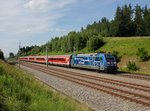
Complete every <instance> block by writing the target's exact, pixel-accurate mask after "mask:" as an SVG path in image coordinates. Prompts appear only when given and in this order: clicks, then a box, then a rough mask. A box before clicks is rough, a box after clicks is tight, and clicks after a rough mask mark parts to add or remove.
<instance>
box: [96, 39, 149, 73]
mask: <svg viewBox="0 0 150 111" xmlns="http://www.w3.org/2000/svg"><path fill="white" fill-rule="evenodd" d="M104 41H105V45H104V46H102V47H101V48H99V49H98V51H105V52H113V51H118V52H119V55H120V56H121V61H120V62H119V63H118V66H119V67H120V68H121V69H125V67H126V64H127V62H128V61H134V62H135V63H136V64H137V66H139V67H140V71H141V72H147V73H150V61H147V62H140V61H139V60H138V59H137V55H136V53H137V50H138V48H145V49H146V50H147V51H148V53H149V55H150V37H106V38H104Z"/></svg>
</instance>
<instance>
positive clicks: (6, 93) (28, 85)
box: [0, 61, 90, 111]
mask: <svg viewBox="0 0 150 111" xmlns="http://www.w3.org/2000/svg"><path fill="white" fill-rule="evenodd" d="M0 111H90V109H89V108H88V107H86V106H85V105H83V104H79V103H78V102H76V101H74V100H72V99H71V98H68V97H65V96H63V95H61V94H60V93H58V92H56V91H52V90H50V88H49V87H48V86H46V85H44V84H42V83H41V82H39V81H37V80H35V79H34V78H33V77H32V76H31V75H30V74H28V73H26V72H24V71H21V70H19V69H17V68H15V67H12V66H10V65H8V64H6V63H4V62H2V61H0Z"/></svg>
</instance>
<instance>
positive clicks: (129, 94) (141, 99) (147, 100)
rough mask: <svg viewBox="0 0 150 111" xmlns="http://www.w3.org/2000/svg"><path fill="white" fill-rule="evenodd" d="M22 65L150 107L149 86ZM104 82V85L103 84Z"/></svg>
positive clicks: (26, 64)
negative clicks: (124, 88)
mask: <svg viewBox="0 0 150 111" xmlns="http://www.w3.org/2000/svg"><path fill="white" fill-rule="evenodd" d="M22 65H24V66H27V67H30V68H33V69H36V70H39V71H41V72H45V73H47V74H50V75H53V76H57V77H59V78H62V79H65V80H68V81H72V82H75V83H78V84H80V85H84V86H86V87H90V88H93V89H96V90H99V91H103V92H105V93H108V94H111V95H114V96H117V97H120V98H124V99H127V100H130V101H133V102H136V103H140V104H143V105H145V106H148V107H150V95H149V93H150V87H148V86H143V85H139V84H133V83H128V82H123V81H119V80H113V79H106V78H102V77H97V76H90V75H83V74H79V73H76V72H71V71H66V70H61V69H55V68H53V69H50V68H46V67H44V66H39V65H33V64H28V63H22ZM91 80H92V81H91ZM95 81H96V82H95ZM102 82H103V83H104V84H102ZM105 83H107V84H113V85H116V86H118V87H119V86H121V87H126V88H130V89H134V90H138V91H142V92H143V93H142V94H139V93H136V92H133V91H127V90H123V89H120V88H118V87H113V86H110V85H106V84H105ZM144 93H147V94H145V95H144Z"/></svg>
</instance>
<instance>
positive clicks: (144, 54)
mask: <svg viewBox="0 0 150 111" xmlns="http://www.w3.org/2000/svg"><path fill="white" fill-rule="evenodd" d="M136 55H137V56H138V58H139V60H140V61H148V60H149V58H150V56H149V55H148V51H146V50H145V48H138V51H137V53H136Z"/></svg>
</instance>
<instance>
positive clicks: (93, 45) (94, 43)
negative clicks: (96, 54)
mask: <svg viewBox="0 0 150 111" xmlns="http://www.w3.org/2000/svg"><path fill="white" fill-rule="evenodd" d="M103 45H104V41H103V39H102V38H101V37H100V36H95V35H94V36H92V37H91V38H90V39H89V40H88V41H87V47H88V50H89V51H94V50H97V49H98V48H100V47H101V46H103Z"/></svg>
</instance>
